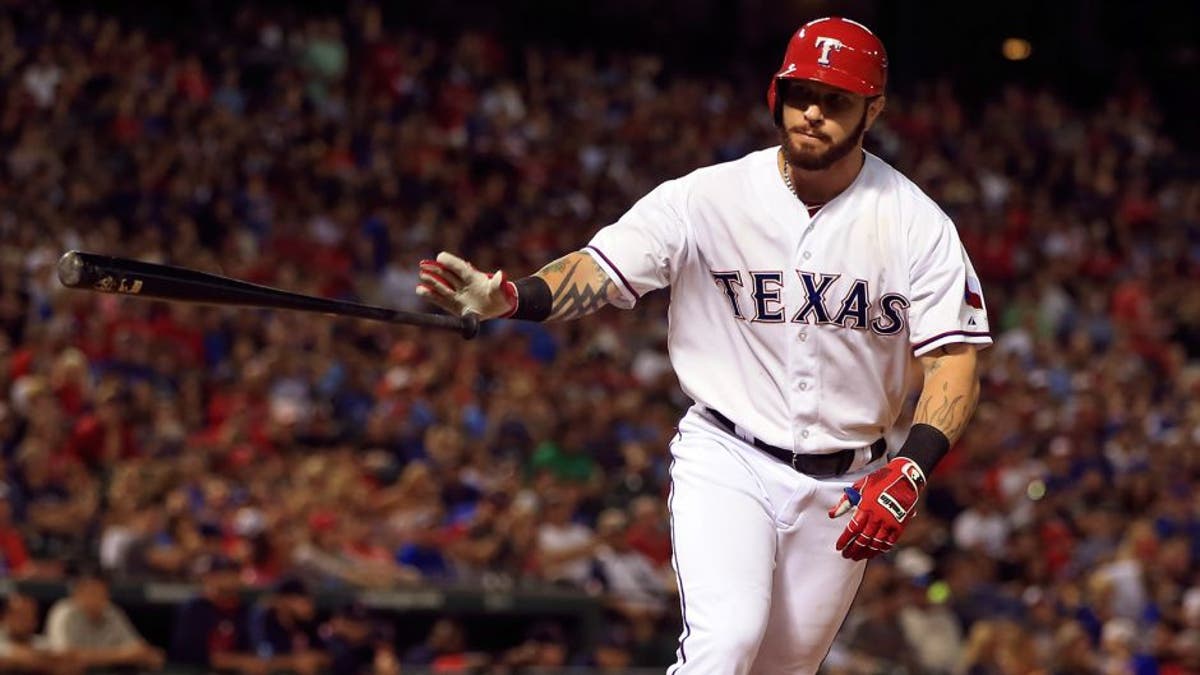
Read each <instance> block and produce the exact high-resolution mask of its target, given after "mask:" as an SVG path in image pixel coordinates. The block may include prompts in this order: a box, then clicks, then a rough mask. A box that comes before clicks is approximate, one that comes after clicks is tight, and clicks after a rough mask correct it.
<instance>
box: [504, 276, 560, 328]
mask: <svg viewBox="0 0 1200 675" xmlns="http://www.w3.org/2000/svg"><path fill="white" fill-rule="evenodd" d="M513 286H514V287H516V289H517V308H516V309H515V310H513V313H512V314H510V315H509V317H508V318H510V319H520V320H522V321H545V320H546V319H548V318H550V309H551V307H552V306H553V304H554V297H553V296H552V295H551V294H550V286H549V285H548V284H547V283H546V280H545V279H543V278H541V277H525V278H524V279H517V280H516V281H515V282H513Z"/></svg>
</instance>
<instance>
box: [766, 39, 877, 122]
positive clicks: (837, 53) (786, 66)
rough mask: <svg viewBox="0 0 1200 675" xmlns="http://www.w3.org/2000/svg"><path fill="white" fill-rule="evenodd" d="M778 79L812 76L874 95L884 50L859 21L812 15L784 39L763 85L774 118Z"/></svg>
mask: <svg viewBox="0 0 1200 675" xmlns="http://www.w3.org/2000/svg"><path fill="white" fill-rule="evenodd" d="M779 80H816V81H817V82H823V83H825V84H828V85H830V86H832V87H837V88H839V89H845V90H846V91H850V92H854V93H855V94H860V95H862V96H878V95H879V94H882V93H883V87H884V85H885V84H887V52H886V51H885V50H884V48H883V43H882V42H880V41H879V38H877V37H875V34H874V33H872V32H871V30H870V29H869V28H867V27H866V26H864V25H862V24H861V23H858V22H855V21H851V20H849V19H843V18H840V17H825V18H824V19H815V20H813V21H809V22H808V23H806V24H804V25H803V26H801V27H800V29H799V30H797V31H796V33H795V35H793V36H792V39H791V40H789V41H788V46H787V51H786V52H785V53H784V55H783V64H782V65H781V66H779V72H777V73H775V77H772V78H771V86H770V87H768V88H767V105H768V106H769V107H770V108H771V114H772V115H776V119H778V116H777V113H776V110H775V104H776V102H777V101H778V92H777V89H778V87H779Z"/></svg>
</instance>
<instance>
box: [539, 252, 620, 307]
mask: <svg viewBox="0 0 1200 675" xmlns="http://www.w3.org/2000/svg"><path fill="white" fill-rule="evenodd" d="M582 262H583V260H582V259H579V260H576V261H575V263H574V264H573V265H571V269H570V271H568V272H567V274H566V276H564V277H563V279H562V282H561V283H559V285H558V287H557V288H551V290H552V291H553V292H554V304H553V305H552V306H551V310H550V320H551V321H555V320H562V319H575V318H578V317H581V316H583V315H585V314H591V313H592V312H594V311H596V310H598V309H600V308H601V307H603V306H605V305H607V304H608V290H609V287H610V286H612V280H611V279H609V278H608V277H607V276H605V278H604V281H603V282H601V283H600V284H599V285H598V286H597V285H596V284H595V280H589V279H587V278H586V277H587V275H582V274H581V275H579V277H578V278H576V275H575V273H576V272H577V271H578V270H579V265H580V263H582Z"/></svg>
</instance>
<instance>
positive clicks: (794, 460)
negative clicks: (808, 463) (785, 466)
mask: <svg viewBox="0 0 1200 675" xmlns="http://www.w3.org/2000/svg"><path fill="white" fill-rule="evenodd" d="M799 460H800V453H798V452H793V453H792V469H793V470H795V471H796V472H798V473H804V472H803V471H801V470H800V465H799V464H797V462H798V461H799Z"/></svg>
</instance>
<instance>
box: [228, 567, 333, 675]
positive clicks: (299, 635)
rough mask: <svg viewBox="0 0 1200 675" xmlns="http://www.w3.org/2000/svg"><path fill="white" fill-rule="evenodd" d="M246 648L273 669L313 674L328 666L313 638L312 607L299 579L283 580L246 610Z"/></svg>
mask: <svg viewBox="0 0 1200 675" xmlns="http://www.w3.org/2000/svg"><path fill="white" fill-rule="evenodd" d="M246 623H247V625H246V630H247V632H248V633H249V639H250V649H251V651H252V652H253V653H254V654H255V655H256V656H257V657H258V658H260V659H262V660H264V661H267V662H269V663H270V664H271V667H272V668H274V669H276V670H292V671H295V672H297V673H299V674H300V675H314V674H315V673H317V672H318V671H319V670H320V669H321V668H323V667H325V666H326V665H328V658H327V656H326V655H325V654H324V653H323V652H322V650H321V649H320V646H321V645H320V640H319V638H318V637H317V623H316V606H315V605H314V603H313V598H312V595H310V594H309V592H308V588H307V587H306V586H305V585H304V583H303V582H302V581H300V580H299V579H292V578H286V579H283V580H282V581H280V582H278V583H277V584H275V586H274V588H272V589H271V592H270V593H269V594H267V595H266V596H265V597H264V598H262V599H260V600H259V601H258V603H256V604H255V605H254V606H253V607H251V608H250V612H249V616H248V618H247V622H246Z"/></svg>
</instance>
